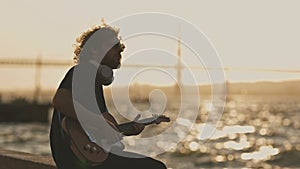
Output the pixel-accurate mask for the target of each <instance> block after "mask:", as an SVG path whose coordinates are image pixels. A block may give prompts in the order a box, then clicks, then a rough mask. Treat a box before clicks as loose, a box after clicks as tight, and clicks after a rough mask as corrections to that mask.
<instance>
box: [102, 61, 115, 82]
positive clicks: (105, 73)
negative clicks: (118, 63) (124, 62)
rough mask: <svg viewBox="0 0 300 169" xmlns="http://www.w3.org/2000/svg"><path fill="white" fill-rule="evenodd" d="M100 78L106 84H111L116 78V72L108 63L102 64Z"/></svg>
mask: <svg viewBox="0 0 300 169" xmlns="http://www.w3.org/2000/svg"><path fill="white" fill-rule="evenodd" d="M99 73H100V79H101V83H102V84H103V85H105V86H107V85H110V84H111V83H112V82H113V80H114V72H113V70H112V68H110V67H109V66H107V65H100V71H99Z"/></svg>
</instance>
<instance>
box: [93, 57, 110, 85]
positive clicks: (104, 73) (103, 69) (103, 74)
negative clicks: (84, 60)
mask: <svg viewBox="0 0 300 169" xmlns="http://www.w3.org/2000/svg"><path fill="white" fill-rule="evenodd" d="M89 62H90V63H91V64H92V65H93V66H95V67H96V68H97V67H98V66H99V68H98V71H97V73H99V75H100V80H101V83H102V84H103V85H104V86H107V85H110V84H111V83H112V82H113V81H114V72H113V70H112V68H110V67H109V66H107V65H101V64H100V65H99V64H98V63H97V61H95V60H90V61H89Z"/></svg>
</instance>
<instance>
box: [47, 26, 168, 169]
mask: <svg viewBox="0 0 300 169" xmlns="http://www.w3.org/2000/svg"><path fill="white" fill-rule="evenodd" d="M77 42H78V46H77V47H76V49H75V52H74V54H75V57H74V60H75V62H76V63H77V65H75V66H73V67H72V68H71V69H70V70H69V71H68V72H67V74H66V75H65V77H64V79H63V80H62V82H61V83H60V85H59V87H58V90H57V91H56V93H55V96H54V98H53V107H54V113H53V118H52V123H51V131H50V144H51V151H52V156H53V158H54V161H55V163H56V165H57V168H58V169H117V168H120V166H121V167H122V168H130V169H141V168H145V169H147V168H149V169H166V167H165V165H164V164H163V163H162V162H160V161H157V160H155V159H152V158H150V157H144V156H142V157H143V158H133V157H135V156H139V157H141V155H139V154H135V153H131V152H123V154H124V156H122V155H120V154H114V153H108V157H107V159H106V160H105V161H103V162H102V163H101V164H99V165H96V166H95V165H91V164H89V163H83V162H82V161H81V160H79V158H77V156H76V155H75V154H74V152H73V151H72V150H71V149H70V138H69V137H68V136H67V133H66V132H65V131H64V130H63V128H62V119H63V118H64V117H68V118H72V119H74V120H78V116H81V115H80V114H78V113H79V112H77V111H75V110H78V108H77V109H76V106H75V105H74V99H75V100H76V101H78V102H79V103H80V104H81V105H83V107H85V108H86V109H88V110H89V112H97V111H99V110H100V112H101V115H102V117H104V119H106V120H107V121H109V122H111V123H112V124H113V126H114V127H116V128H117V129H118V128H120V126H123V127H124V124H123V125H119V124H118V123H117V121H116V119H115V118H114V117H113V116H112V115H111V114H110V113H109V112H108V111H107V108H106V104H105V99H104V96H103V88H102V86H103V85H109V84H110V83H111V82H112V80H113V77H112V69H117V68H119V67H120V64H121V52H123V50H124V48H125V46H124V45H123V44H122V43H121V42H120V38H119V37H118V30H116V29H114V28H112V27H110V26H108V25H105V24H104V25H102V26H99V27H95V28H93V29H91V30H88V31H87V32H85V33H83V34H82V35H81V36H80V38H78V39H77ZM78 77H79V78H78ZM90 84H92V86H89V85H90ZM91 88H92V89H93V90H92V92H91V90H90V89H91ZM93 92H94V93H93ZM93 96H95V97H96V99H95V98H93ZM93 100H95V101H96V108H93V107H95V106H94V105H93ZM81 113H82V112H81ZM97 116H100V115H99V114H97V113H95V114H93V113H92V115H91V117H97ZM90 121H91V123H92V121H93V118H90ZM102 122H103V121H102ZM126 126H127V128H129V129H130V130H127V131H123V132H122V134H124V135H126V136H131V135H138V134H140V133H141V132H142V131H143V129H144V127H145V126H144V125H143V124H141V123H137V122H131V123H126Z"/></svg>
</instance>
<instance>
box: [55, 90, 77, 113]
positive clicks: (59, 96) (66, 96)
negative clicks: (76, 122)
mask: <svg viewBox="0 0 300 169" xmlns="http://www.w3.org/2000/svg"><path fill="white" fill-rule="evenodd" d="M52 105H53V107H54V108H56V109H57V110H58V111H59V112H61V113H63V114H64V115H66V116H69V117H71V118H73V119H77V115H76V112H75V109H74V105H73V99H72V92H71V91H70V90H68V89H64V88H60V89H58V90H57V91H56V93H55V95H54V98H53V100H52Z"/></svg>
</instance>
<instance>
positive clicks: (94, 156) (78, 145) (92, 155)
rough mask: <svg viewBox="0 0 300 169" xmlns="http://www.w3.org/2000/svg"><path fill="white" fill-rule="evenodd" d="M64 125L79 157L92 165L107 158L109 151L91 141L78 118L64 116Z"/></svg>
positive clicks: (72, 147) (73, 148) (74, 151)
mask: <svg viewBox="0 0 300 169" xmlns="http://www.w3.org/2000/svg"><path fill="white" fill-rule="evenodd" d="M62 127H63V129H64V130H65V132H66V133H67V134H68V135H69V137H70V139H71V145H70V146H71V147H70V148H71V149H72V151H73V153H74V154H75V155H76V156H77V158H78V159H79V160H81V161H85V162H88V163H89V164H91V165H99V164H101V163H102V162H103V161H104V160H106V159H107V157H108V153H107V152H105V151H104V149H103V148H101V147H100V146H98V145H97V144H96V143H94V142H91V140H90V139H89V137H88V135H87V134H86V133H85V132H84V130H83V129H82V127H81V125H80V123H79V122H78V121H77V120H73V119H72V118H70V117H64V118H63V120H62Z"/></svg>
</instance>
